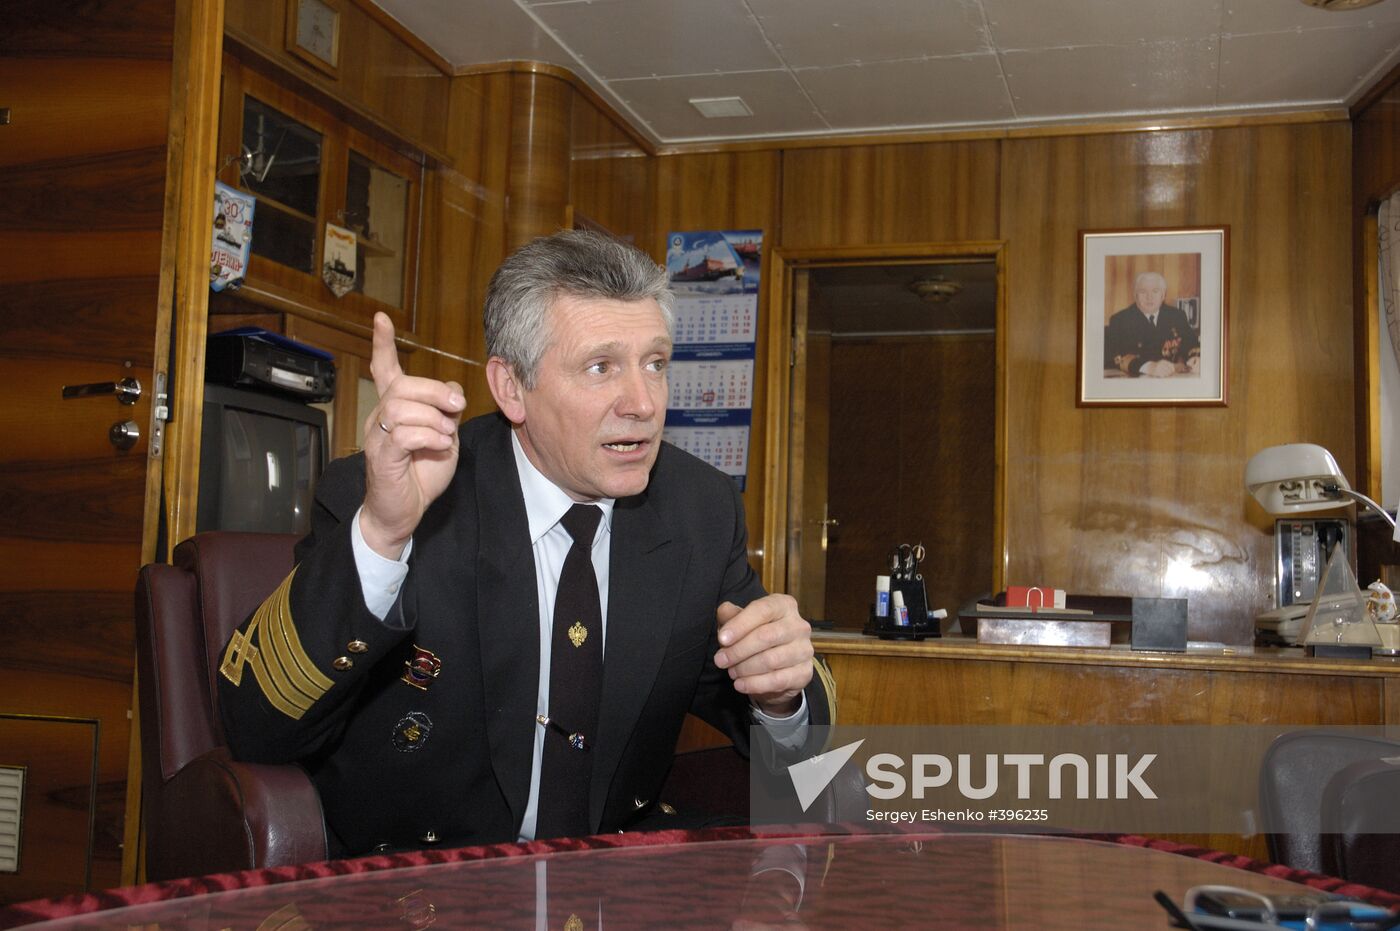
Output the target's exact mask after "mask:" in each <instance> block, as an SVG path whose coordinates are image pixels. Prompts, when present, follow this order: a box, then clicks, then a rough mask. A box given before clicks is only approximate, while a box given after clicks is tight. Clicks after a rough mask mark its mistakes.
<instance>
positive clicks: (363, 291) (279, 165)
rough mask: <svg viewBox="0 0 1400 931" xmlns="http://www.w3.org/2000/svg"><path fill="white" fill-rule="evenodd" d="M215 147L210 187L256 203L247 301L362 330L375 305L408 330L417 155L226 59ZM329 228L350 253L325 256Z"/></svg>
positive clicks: (420, 168)
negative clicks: (342, 234)
mask: <svg viewBox="0 0 1400 931" xmlns="http://www.w3.org/2000/svg"><path fill="white" fill-rule="evenodd" d="M219 149H220V161H219V165H220V168H219V172H218V178H219V180H220V181H222V182H224V183H225V184H229V185H232V186H234V187H237V188H240V189H242V190H244V191H247V192H248V193H250V194H253V195H254V196H256V197H257V201H258V203H257V207H256V209H255V211H254V215H253V242H252V253H253V255H252V258H251V259H250V261H249V265H248V278H247V282H246V283H245V285H244V288H243V291H242V296H243V297H244V298H246V299H249V300H252V301H253V302H255V303H262V304H267V305H270V306H274V307H276V308H278V309H280V310H284V311H285V310H290V311H291V312H293V313H295V312H296V309H297V308H298V307H303V308H305V307H308V306H309V307H310V308H312V309H313V310H321V311H329V312H330V313H331V314H333V315H335V316H338V317H344V318H347V319H352V320H356V321H359V322H362V323H365V324H368V323H369V320H370V318H371V317H372V316H373V315H374V312H375V311H376V310H383V311H385V312H387V313H388V314H389V316H390V317H391V318H392V319H393V320H394V324H395V327H396V328H398V329H399V330H401V331H411V330H412V329H414V326H413V322H414V321H413V306H414V305H413V299H414V290H413V286H414V282H415V280H416V277H417V276H416V270H417V249H418V238H419V235H418V233H419V192H420V190H421V188H422V183H423V162H424V160H423V158H422V156H421V155H417V156H415V155H413V154H405V153H404V152H402V151H399V150H398V149H397V148H394V147H391V146H390V145H387V144H385V142H383V141H381V140H380V139H378V138H375V137H372V136H370V135H369V134H367V133H365V132H362V131H361V130H360V129H357V128H356V127H355V126H353V125H351V124H350V122H349V121H347V120H346V119H342V118H340V117H338V116H337V115H335V114H333V113H331V112H330V111H329V110H327V109H324V108H322V107H320V106H318V105H317V104H315V103H313V102H312V101H310V100H308V99H306V98H305V97H302V96H300V95H298V94H296V93H295V92H293V91H291V90H289V89H287V88H286V87H283V86H281V85H279V84H277V83H275V82H273V81H272V80H270V79H269V78H267V77H265V76H264V75H263V74H261V73H259V72H257V71H254V70H252V69H250V68H248V67H246V66H244V65H241V64H240V63H239V62H237V61H236V60H233V59H225V68H224V89H223V112H222V115H221V122H220V133H219ZM328 224H330V225H334V226H336V227H340V228H341V229H344V230H349V231H350V232H352V233H353V234H354V238H355V246H354V250H353V258H352V257H351V255H350V251H349V250H348V249H346V250H345V251H344V252H343V253H340V254H337V253H335V252H334V251H332V252H331V253H330V254H328V252H327V246H326V242H327V235H328V234H327V225H328ZM351 261H353V263H354V269H353V271H354V275H353V283H350V284H349V286H348V289H347V288H346V287H345V283H346V282H345V279H346V278H347V277H348V276H347V275H346V273H347V272H348V271H349V270H350V269H349V264H350V262H351ZM326 279H330V280H332V281H334V282H336V283H337V284H338V285H340V287H339V290H340V291H341V292H343V293H341V294H340V296H337V290H336V289H333V288H332V287H331V284H329V283H327V280H326Z"/></svg>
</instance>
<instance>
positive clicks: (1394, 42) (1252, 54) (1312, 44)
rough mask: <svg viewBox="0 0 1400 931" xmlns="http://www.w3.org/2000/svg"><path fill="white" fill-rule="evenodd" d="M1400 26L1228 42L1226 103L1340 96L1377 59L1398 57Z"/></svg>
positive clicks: (1223, 66)
mask: <svg viewBox="0 0 1400 931" xmlns="http://www.w3.org/2000/svg"><path fill="white" fill-rule="evenodd" d="M1397 47H1400V30H1397V29H1395V28H1388V29H1382V28H1379V27H1371V28H1367V27H1364V26H1363V27H1361V28H1360V29H1314V30H1309V31H1306V32H1286V33H1274V34H1269V35H1252V36H1231V37H1229V38H1226V39H1224V40H1222V42H1221V55H1220V102H1221V103H1222V104H1227V105H1228V104H1269V103H1272V102H1273V101H1276V100H1306V99H1307V95H1309V94H1312V95H1313V99H1314V100H1324V101H1325V100H1335V99H1338V98H1340V97H1344V96H1346V94H1347V92H1348V91H1349V90H1350V89H1351V88H1352V87H1354V86H1356V84H1357V82H1359V81H1360V80H1361V79H1362V78H1364V77H1365V76H1366V73H1367V72H1369V71H1370V70H1371V69H1372V67H1373V64H1372V63H1373V62H1375V61H1376V60H1378V59H1381V58H1385V57H1387V56H1393V54H1394V53H1395V51H1396V49H1397Z"/></svg>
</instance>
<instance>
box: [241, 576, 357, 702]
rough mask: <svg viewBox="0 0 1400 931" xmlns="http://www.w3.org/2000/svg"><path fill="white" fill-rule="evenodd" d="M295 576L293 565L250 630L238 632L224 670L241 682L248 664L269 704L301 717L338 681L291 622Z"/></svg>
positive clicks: (264, 605) (257, 615)
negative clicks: (313, 656)
mask: <svg viewBox="0 0 1400 931" xmlns="http://www.w3.org/2000/svg"><path fill="white" fill-rule="evenodd" d="M295 576H296V570H295V569H293V570H292V572H291V574H290V575H288V576H287V578H286V579H284V580H283V581H282V584H281V585H279V586H278V587H277V590H276V591H275V592H273V593H272V594H271V595H269V596H268V597H267V600H266V601H264V602H263V603H262V605H261V606H259V608H258V610H257V611H256V612H255V613H254V614H253V619H252V620H251V621H249V622H248V628H247V630H246V631H244V632H243V633H242V634H241V635H240V634H239V633H237V632H235V633H234V635H233V638H232V639H231V640H230V641H229V646H228V649H227V650H226V651H225V653H224V661H223V664H222V665H221V666H220V667H219V671H220V673H222V675H223V676H224V678H226V679H228V680H229V681H230V682H232V683H233V684H234V685H240V684H241V683H242V678H243V666H244V664H245V663H246V664H247V665H248V667H249V668H251V669H252V671H253V677H254V678H255V679H257V682H258V688H259V689H261V690H262V693H263V697H264V698H266V699H267V701H268V703H269V704H271V705H272V707H274V708H276V709H277V710H278V711H280V712H282V713H283V714H285V715H286V716H287V717H289V718H292V719H293V720H300V719H301V717H302V715H304V714H306V712H307V711H308V710H309V709H310V708H311V706H312V705H314V704H315V703H316V702H317V700H319V699H320V698H321V696H323V695H324V694H325V693H326V691H327V690H328V689H329V688H330V687H331V686H332V685H334V683H333V682H332V681H331V680H330V679H328V678H326V677H325V676H324V675H322V674H321V673H320V672H318V671H317V670H316V668H315V666H314V665H313V664H312V662H311V658H310V657H309V656H307V655H306V650H305V649H304V648H303V647H302V645H301V638H300V637H298V636H297V632H296V627H295V625H294V624H293V623H292V622H291V604H290V599H291V590H292V579H293V578H294V577H295ZM255 639H256V642H254V641H255Z"/></svg>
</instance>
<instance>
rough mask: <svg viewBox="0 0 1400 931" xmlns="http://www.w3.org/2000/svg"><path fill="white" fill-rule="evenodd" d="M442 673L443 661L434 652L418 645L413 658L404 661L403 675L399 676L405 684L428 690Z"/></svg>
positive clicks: (414, 648) (415, 646)
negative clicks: (430, 684)
mask: <svg viewBox="0 0 1400 931" xmlns="http://www.w3.org/2000/svg"><path fill="white" fill-rule="evenodd" d="M441 672H442V660H440V659H438V657H437V654H436V653H434V652H433V651H432V650H425V649H423V648H422V647H420V646H419V645H418V644H416V643H415V644H414V645H413V657H412V658H411V659H406V660H404V663H403V675H401V676H399V678H400V679H402V680H403V681H404V682H407V683H408V684H409V685H411V686H413V687H414V688H415V689H422V690H423V691H425V692H426V691H427V690H428V685H429V683H431V682H432V681H433V680H434V679H436V678H437V677H438V675H439V674H440V673H441Z"/></svg>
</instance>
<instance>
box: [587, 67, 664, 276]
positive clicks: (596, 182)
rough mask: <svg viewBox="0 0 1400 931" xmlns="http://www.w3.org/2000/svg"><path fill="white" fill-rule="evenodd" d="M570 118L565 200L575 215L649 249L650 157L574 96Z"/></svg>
mask: <svg viewBox="0 0 1400 931" xmlns="http://www.w3.org/2000/svg"><path fill="white" fill-rule="evenodd" d="M573 119H574V122H573V133H572V136H571V156H570V162H569V200H570V203H571V204H572V205H573V208H574V212H575V215H576V216H577V217H582V218H586V219H587V220H591V221H593V222H594V223H597V224H599V225H600V226H602V227H604V228H605V229H607V230H608V231H609V232H610V233H612V234H613V235H615V236H618V237H620V238H622V239H625V240H627V241H628V242H632V243H635V244H637V245H638V246H640V247H642V248H644V249H649V248H651V244H650V240H651V234H652V223H653V219H654V218H653V216H652V210H651V204H652V198H653V196H654V194H655V191H654V185H655V183H656V159H655V158H653V157H652V156H649V155H647V154H646V153H645V152H644V151H642V148H641V146H639V145H638V144H637V142H636V140H634V139H633V138H632V137H631V136H630V135H628V134H627V133H626V132H624V131H623V130H622V129H621V128H620V127H619V126H618V125H617V123H616V122H614V120H613V118H612V117H611V116H610V115H608V114H606V113H604V112H603V111H602V110H600V109H599V108H598V107H597V106H596V105H595V104H594V103H593V102H592V101H591V100H590V99H589V98H588V97H586V96H584V95H582V94H578V93H577V92H576V96H575V100H574V118H573ZM575 225H578V222H577V220H576V221H575Z"/></svg>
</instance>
